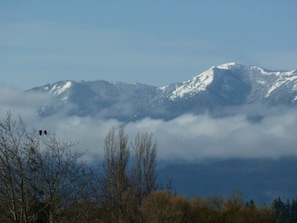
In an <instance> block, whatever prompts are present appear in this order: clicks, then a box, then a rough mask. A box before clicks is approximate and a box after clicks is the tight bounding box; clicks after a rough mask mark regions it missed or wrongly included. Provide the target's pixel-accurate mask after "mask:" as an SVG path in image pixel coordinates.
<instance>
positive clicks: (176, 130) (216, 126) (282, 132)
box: [0, 86, 297, 161]
mask: <svg viewBox="0 0 297 223" xmlns="http://www.w3.org/2000/svg"><path fill="white" fill-rule="evenodd" d="M45 97H46V96H45V95H42V94H36V93H25V94H24V93H23V92H22V91H20V90H18V89H11V88H7V87H3V86H2V87H0V109H1V113H0V118H1V119H3V118H5V115H6V112H7V111H11V113H12V114H13V115H14V117H17V116H18V115H20V116H21V117H22V118H23V120H24V121H25V122H27V123H28V126H30V127H33V128H35V129H39V128H45V129H47V130H48V132H49V133H50V134H56V136H57V137H58V138H62V139H63V138H67V139H70V140H73V141H74V142H78V143H79V144H78V147H77V148H79V149H80V150H81V151H83V152H86V156H87V158H88V159H91V158H95V157H98V158H101V157H102V155H103V146H104V138H105V136H106V135H107V133H108V131H109V130H110V128H111V127H119V126H121V125H123V124H124V123H121V122H119V121H116V120H101V119H99V118H96V117H77V116H71V117H68V116H66V115H65V114H64V113H61V114H57V115H53V116H50V117H46V118H41V117H39V116H38V115H37V109H38V108H40V107H41V106H42V105H43V104H44V101H45V100H44V99H45ZM250 113H252V112H250ZM125 129H126V132H127V134H128V135H129V137H130V139H133V138H134V136H135V134H136V133H137V132H139V131H151V132H152V133H153V134H154V138H155V140H156V142H157V144H158V158H159V159H169V160H176V159H181V160H188V161H194V160H201V159H205V158H230V157H233V158H235V157H243V158H257V157H263V158H264V157H266V158H277V157H280V156H288V155H297V150H296V145H297V137H296V135H297V116H296V110H295V109H291V110H284V109H281V110H280V111H279V112H276V111H274V112H271V113H267V115H266V116H265V117H264V118H263V119H262V120H261V121H260V122H256V123H255V122H249V121H248V120H247V118H246V114H244V113H242V112H241V111H238V115H234V116H228V117H224V118H212V117H210V116H209V115H198V116H194V115H189V114H188V115H183V116H180V117H178V118H176V119H173V120H170V121H163V120H153V119H149V118H145V119H143V120H140V121H136V122H130V123H126V124H125Z"/></svg>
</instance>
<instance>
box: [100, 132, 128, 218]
mask: <svg viewBox="0 0 297 223" xmlns="http://www.w3.org/2000/svg"><path fill="white" fill-rule="evenodd" d="M127 142H128V136H127V135H126V133H125V131H124V128H120V129H119V130H118V132H116V130H115V128H112V129H111V130H110V131H109V133H108V135H107V136H106V138H105V141H104V163H103V179H102V190H101V191H102V202H103V205H104V206H105V207H106V208H107V209H108V210H109V211H110V213H112V215H113V216H112V217H113V219H114V220H115V221H120V220H119V219H121V216H122V215H123V212H125V211H126V206H125V205H126V193H127V192H128V189H129V181H128V175H127V168H128V161H129V156H130V152H129V149H128V147H127Z"/></svg>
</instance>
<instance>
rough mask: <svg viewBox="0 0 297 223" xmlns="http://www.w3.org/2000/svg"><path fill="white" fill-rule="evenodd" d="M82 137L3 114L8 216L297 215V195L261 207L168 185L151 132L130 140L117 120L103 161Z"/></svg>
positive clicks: (20, 219) (2, 190)
mask: <svg viewBox="0 0 297 223" xmlns="http://www.w3.org/2000/svg"><path fill="white" fill-rule="evenodd" d="M74 145H75V144H74V143H72V142H71V141H68V140H59V139H57V138H56V137H55V135H50V134H49V135H46V136H39V134H38V131H36V130H34V129H33V130H28V128H27V126H26V124H25V123H24V122H23V121H22V119H21V118H19V119H18V120H14V119H12V116H11V114H8V115H7V118H6V119H5V120H3V121H0V222H8V223H9V222H16V223H37V222H39V223H42V222H45V223H55V222H78V223H80V222H110V223H113V222H131V223H133V222H135V223H136V222H137V223H138V222H139V223H142V222H143V223H159V222H171V223H191V222H198V223H199V222H201V223H224V222H225V223H233V222H234V223H235V222H236V223H238V222H240V223H255V222H261V223H274V222H284V223H291V222H292V223H293V222H297V202H296V200H292V201H291V202H290V201H287V202H283V201H282V200H281V199H276V200H275V201H274V202H273V204H272V205H271V206H264V207H261V206H257V205H256V204H255V203H254V202H253V201H250V202H247V203H246V202H244V201H243V199H242V197H241V195H240V194H234V195H233V196H231V197H228V198H222V197H216V196H210V197H208V198H199V197H196V198H194V199H191V200H190V199H187V198H185V197H182V196H179V195H174V194H173V193H172V192H171V191H170V190H160V188H157V187H156V185H157V183H156V169H155V168H156V156H157V145H156V143H155V142H154V141H153V135H152V134H151V133H150V132H140V133H138V134H137V135H136V136H135V138H134V139H133V140H132V141H129V138H128V135H127V134H126V133H125V130H124V128H119V129H115V128H111V129H110V131H109V133H108V134H107V136H106V138H105V141H104V159H103V162H100V163H95V164H94V163H93V164H90V163H86V162H84V161H83V160H82V155H83V154H81V153H78V152H76V151H74V150H73V146H74Z"/></svg>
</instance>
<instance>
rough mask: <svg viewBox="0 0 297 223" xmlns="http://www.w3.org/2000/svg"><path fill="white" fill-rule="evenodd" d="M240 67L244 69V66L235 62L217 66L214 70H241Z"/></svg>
mask: <svg viewBox="0 0 297 223" xmlns="http://www.w3.org/2000/svg"><path fill="white" fill-rule="evenodd" d="M242 67H244V66H243V65H241V64H239V63H236V62H230V63H225V64H221V65H219V66H216V68H219V69H222V70H229V69H232V68H242Z"/></svg>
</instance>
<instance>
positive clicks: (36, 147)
mask: <svg viewBox="0 0 297 223" xmlns="http://www.w3.org/2000/svg"><path fill="white" fill-rule="evenodd" d="M73 145H74V144H73V143H72V142H71V141H68V140H61V141H60V140H58V139H57V138H56V137H55V136H54V135H47V136H45V137H44V136H39V135H38V131H36V130H34V129H33V130H32V131H29V130H28V129H27V127H26V125H25V123H24V122H23V121H22V120H21V118H19V120H18V121H14V120H12V116H11V114H10V113H8V115H7V118H6V119H5V120H4V121H0V208H1V212H2V213H4V214H5V215H6V216H7V217H8V218H10V219H11V221H13V222H19V223H29V222H30V223H31V222H49V223H54V222H59V221H60V220H61V218H62V216H63V214H64V213H65V211H66V210H68V208H69V207H71V208H73V210H72V213H73V215H72V217H71V219H73V221H74V222H75V219H77V218H78V215H79V211H78V210H77V209H75V207H77V206H78V204H79V203H81V202H84V201H86V200H87V199H88V196H89V195H90V194H91V193H93V191H91V190H90V188H94V187H93V186H91V184H92V180H91V179H92V174H93V172H92V170H91V169H90V168H89V166H87V165H86V164H85V163H84V162H82V161H80V160H79V159H80V157H81V154H79V153H77V152H75V151H72V147H73ZM76 210H77V211H76Z"/></svg>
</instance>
